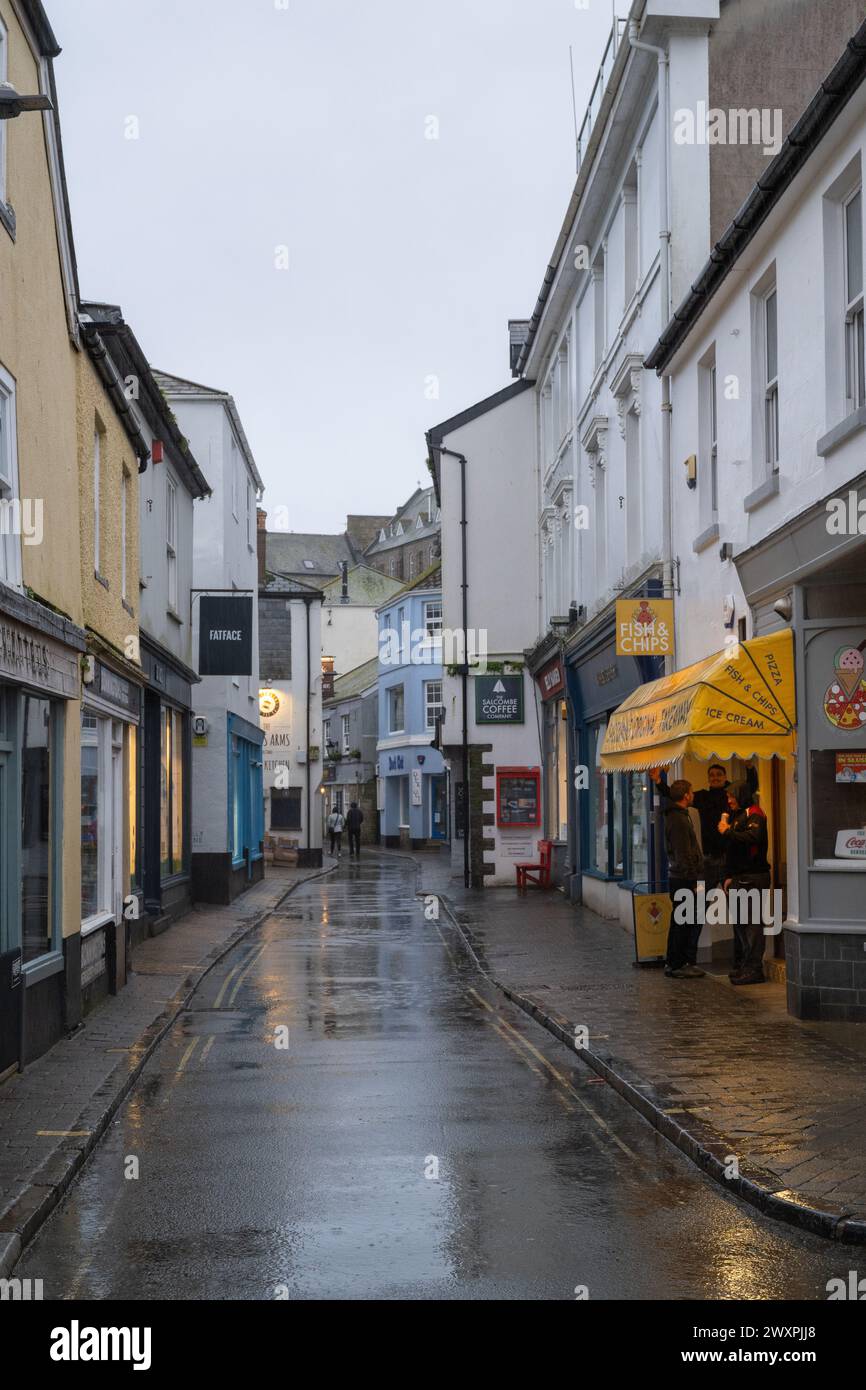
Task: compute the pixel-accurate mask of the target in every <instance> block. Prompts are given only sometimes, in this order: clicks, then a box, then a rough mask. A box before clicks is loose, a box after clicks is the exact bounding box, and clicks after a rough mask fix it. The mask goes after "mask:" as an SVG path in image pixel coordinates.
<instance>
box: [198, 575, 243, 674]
mask: <svg viewBox="0 0 866 1390" xmlns="http://www.w3.org/2000/svg"><path fill="white" fill-rule="evenodd" d="M198 673H199V675H200V676H251V675H252V673H253V601H252V598H250V597H247V596H246V595H244V594H204V595H202V597H201V599H200V601H199V630H198Z"/></svg>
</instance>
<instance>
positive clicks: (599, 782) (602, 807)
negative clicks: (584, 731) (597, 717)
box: [588, 724, 610, 876]
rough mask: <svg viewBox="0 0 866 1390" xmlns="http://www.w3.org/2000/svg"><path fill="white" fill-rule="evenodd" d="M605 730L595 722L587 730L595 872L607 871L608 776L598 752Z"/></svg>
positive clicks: (591, 851)
mask: <svg viewBox="0 0 866 1390" xmlns="http://www.w3.org/2000/svg"><path fill="white" fill-rule="evenodd" d="M606 731H607V725H606V724H596V725H595V726H594V727H593V728H592V729H590V731H589V737H590V741H591V742H590V750H591V761H590V766H591V768H592V776H591V778H590V783H589V789H588V790H589V818H588V820H589V836H590V843H589V865H590V868H592V869H595V871H596V872H597V873H600V874H604V875H605V876H606V875H607V874H608V872H609V866H608V845H607V817H608V810H609V805H608V802H609V798H608V783H609V780H610V778H609V776H608V774H607V773H605V772H602V770H601V767H600V765H599V754H600V753H601V746H602V744H603V743H604V736H605V733H606Z"/></svg>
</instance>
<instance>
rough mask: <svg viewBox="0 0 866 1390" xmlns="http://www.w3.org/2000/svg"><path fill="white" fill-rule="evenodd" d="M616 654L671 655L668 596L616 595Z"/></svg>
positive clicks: (671, 617) (671, 614)
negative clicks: (633, 596) (628, 596)
mask: <svg viewBox="0 0 866 1390" xmlns="http://www.w3.org/2000/svg"><path fill="white" fill-rule="evenodd" d="M616 654H617V656H673V654H674V601H673V599H672V598H618V599H617V601H616Z"/></svg>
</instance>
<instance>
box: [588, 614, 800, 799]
mask: <svg viewBox="0 0 866 1390" xmlns="http://www.w3.org/2000/svg"><path fill="white" fill-rule="evenodd" d="M796 722H797V709H796V698H795V688H794V639H793V634H792V633H791V631H790V629H787V628H786V629H785V630H784V631H782V632H774V633H773V634H772V635H771V636H769V637H754V638H752V639H751V640H750V641H747V642H735V643H732V644H731V646H729V647H726V648H725V650H724V651H722V652H717V653H716V655H715V656H710V657H707V658H706V659H705V660H704V661H697V662H695V663H694V665H692V666H686V667H684V668H683V670H682V671H675V672H674V673H673V674H672V675H670V676H662V677H661V679H659V680H656V681H650V682H649V683H648V684H647V685H642V686H640V687H639V688H638V689H637V690H636V691H635V692H634V694H632V695H630V696H629V697H628V699H627V700H625V701H624V702H623V703H622V704H621V705H620V707H619V709H618V710H616V711H615V712H614V713H613V714H612V715H611V716H610V720H609V721H608V726H607V733H606V734H605V739H604V744H603V746H602V750H601V763H602V767H603V768H605V770H606V771H608V772H614V771H630V770H637V769H640V768H646V767H653V766H655V765H656V764H658V765H663V766H667V765H668V764H670V763H672V762H674V761H676V759H678V758H682V757H686V756H691V757H693V758H701V759H709V758H713V757H715V758H721V759H728V758H731V757H734V756H736V757H741V758H753V757H758V758H771V757H773V756H774V755H776V756H778V757H783V758H784V757H788V756H790V754H791V753H793V751H794V747H795V739H796Z"/></svg>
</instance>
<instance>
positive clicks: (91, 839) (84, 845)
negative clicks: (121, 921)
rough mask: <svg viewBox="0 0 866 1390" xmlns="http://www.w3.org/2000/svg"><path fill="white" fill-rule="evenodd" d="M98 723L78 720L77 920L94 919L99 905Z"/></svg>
mask: <svg viewBox="0 0 866 1390" xmlns="http://www.w3.org/2000/svg"><path fill="white" fill-rule="evenodd" d="M100 722H101V721H100V720H98V719H97V718H96V716H95V715H92V714H85V715H84V716H83V717H82V720H81V919H82V921H85V922H86V921H87V919H88V918H89V917H95V916H96V915H97V913H98V912H99V911H100V909H101V908H102V907H104V904H103V903H101V902H100V881H99V880H100V875H99V864H100V857H101V855H100V839H101V832H102V827H101V825H100V816H99V807H100V802H101V800H102V786H101V784H102V767H101V763H102V758H101V749H100V737H99V726H100Z"/></svg>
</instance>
